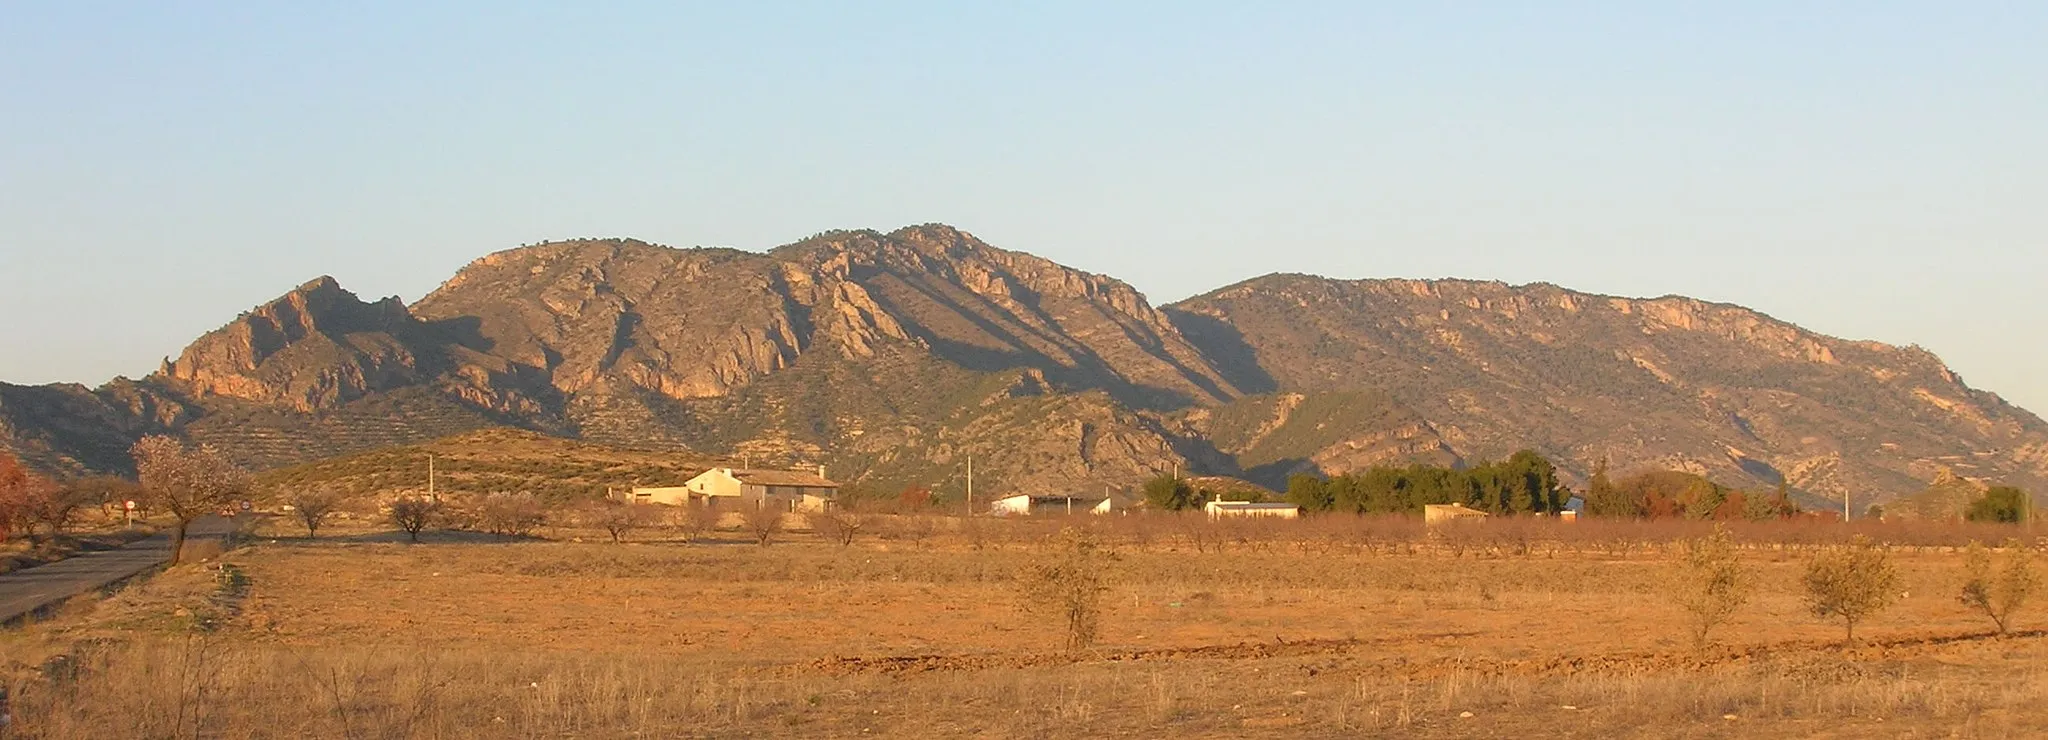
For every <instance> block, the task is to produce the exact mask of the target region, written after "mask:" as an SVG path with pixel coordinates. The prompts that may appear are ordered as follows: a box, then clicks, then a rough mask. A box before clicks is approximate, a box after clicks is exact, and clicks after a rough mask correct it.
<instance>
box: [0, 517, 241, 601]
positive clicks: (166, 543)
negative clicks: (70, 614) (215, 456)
mask: <svg viewBox="0 0 2048 740" xmlns="http://www.w3.org/2000/svg"><path fill="white" fill-rule="evenodd" d="M233 527H234V524H233V522H231V521H230V520H228V519H225V518H222V517H217V516H209V517H204V518H201V519H199V520H197V521H194V522H193V523H192V527H191V529H190V530H188V531H187V533H186V537H187V538H188V539H198V538H201V537H220V536H223V535H226V534H227V533H228V532H230V531H232V530H233ZM170 559H171V535H170V533H168V532H164V533H159V534H157V535H155V536H152V537H150V538H148V539H143V540H137V541H135V542H132V543H129V544H128V546H126V547H122V548H120V549H117V550H101V551H99V552H88V553H80V554H78V555H75V556H72V557H68V558H65V559H63V560H59V561H57V562H54V563H50V564H48V565H38V566H36V567H33V568H26V569H23V570H17V571H15V572H13V573H8V574H6V575H0V624H13V623H14V622H15V620H18V619H21V618H22V617H24V616H27V615H30V614H34V613H35V612H36V611H38V610H41V609H44V608H46V607H50V606H54V605H56V604H59V603H62V602H63V601H64V600H65V599H69V598H71V597H73V596H77V595H79V594H82V593H86V592H88V591H94V590H97V589H101V588H106V587H107V586H109V585H112V584H115V583H118V582H120V581H122V580H124V579H127V578H130V577H133V576H134V575H135V574H137V573H141V572H143V571H146V570H149V569H151V568H155V567H157V566H159V565H162V564H163V563H164V562H165V561H168V560H170Z"/></svg>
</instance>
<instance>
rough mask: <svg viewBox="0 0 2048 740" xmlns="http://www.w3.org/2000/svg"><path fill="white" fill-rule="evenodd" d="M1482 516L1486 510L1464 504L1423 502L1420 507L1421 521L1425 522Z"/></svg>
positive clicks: (1483, 516) (1482, 517)
mask: <svg viewBox="0 0 2048 740" xmlns="http://www.w3.org/2000/svg"><path fill="white" fill-rule="evenodd" d="M1484 518H1486V512H1484V511H1480V510H1478V509H1474V508H1470V507H1468V506H1466V505H1464V504H1425V505H1424V506H1423V507H1422V521H1423V522H1424V523H1427V524H1440V523H1443V522H1450V521H1463V520H1475V519H1484Z"/></svg>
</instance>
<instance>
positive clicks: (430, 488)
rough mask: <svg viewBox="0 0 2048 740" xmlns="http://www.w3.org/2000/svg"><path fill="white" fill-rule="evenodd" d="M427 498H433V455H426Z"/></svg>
mask: <svg viewBox="0 0 2048 740" xmlns="http://www.w3.org/2000/svg"><path fill="white" fill-rule="evenodd" d="M427 498H428V499H429V500H432V499H433V498H434V456H433V455H431V454H430V455H427Z"/></svg>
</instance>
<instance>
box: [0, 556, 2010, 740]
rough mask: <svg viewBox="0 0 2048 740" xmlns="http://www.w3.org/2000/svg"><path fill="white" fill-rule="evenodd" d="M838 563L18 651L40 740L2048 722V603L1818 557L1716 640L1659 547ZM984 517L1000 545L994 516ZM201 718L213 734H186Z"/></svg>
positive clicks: (498, 563) (802, 562)
mask: <svg viewBox="0 0 2048 740" xmlns="http://www.w3.org/2000/svg"><path fill="white" fill-rule="evenodd" d="M951 526H952V529H950V530H948V531H945V532H943V533H942V534H939V535H937V536H934V537H931V538H929V539H927V540H924V541H922V542H920V541H916V539H915V538H907V537H896V538H892V539H883V538H881V537H878V536H863V537H862V538H861V539H860V540H859V541H857V542H856V543H855V544H854V545H852V546H851V547H841V546H839V545H836V544H831V543H827V542H824V541H822V540H820V539H818V538H816V537H812V536H810V535H807V534H802V533H796V534H791V535H788V536H786V537H785V540H784V541H782V542H778V543H777V544H774V545H771V546H768V547H759V546H755V545H753V544H751V543H749V542H744V541H743V539H744V538H743V537H741V536H740V534H739V533H737V532H724V533H720V534H718V535H715V536H713V537H711V538H709V539H708V540H704V541H698V542H693V543H684V542H673V541H651V542H650V541H643V542H628V543H625V544H611V543H603V542H599V541H597V540H599V539H601V535H597V534H595V533H588V532H572V531H564V532H551V533H549V534H550V535H551V536H553V537H558V538H562V539H563V540H567V539H574V538H582V539H584V540H586V541H584V542H574V541H504V542H500V541H493V540H491V539H490V538H483V537H472V536H455V535H442V536H438V537H433V538H430V540H431V541H429V542H426V543H422V544H419V545H408V544H404V543H400V542H394V541H391V540H392V539H393V538H391V537H390V536H388V535H384V534H372V533H368V532H357V533H354V534H353V535H351V534H349V533H347V532H344V533H343V535H344V536H339V537H333V538H322V539H321V540H318V541H310V542H309V541H305V540H299V539H290V538H279V539H276V540H274V541H259V542H258V543H256V544H254V545H253V546H250V547H248V548H245V549H242V550H239V551H236V552H233V553H230V554H229V555H227V556H226V557H225V558H224V560H223V561H222V562H220V563H213V564H206V565H198V566H186V567H181V568H179V569H176V570H174V571H171V572H168V573H166V574H164V575H162V576H160V577H158V578H156V579H154V580H152V581H150V582H148V583H146V584H143V585H140V586H137V587H135V588H132V589H131V590H129V591H127V592H124V593H122V594H118V595H116V596H114V597H112V598H110V599H108V600H106V601H104V602H98V603H81V604H78V605H76V606H75V607H74V608H73V609H71V610H70V611H69V613H68V614H66V615H64V616H62V617H61V618H59V619H56V620H54V621H52V622H49V623H45V624H42V625H38V626H35V627H32V628H30V629H28V630H25V631H21V632H18V633H12V634H8V635H6V636H5V637H4V638H0V640H4V641H0V649H4V651H5V652H4V660H0V663H5V664H7V665H8V668H7V678H8V681H9V688H10V689H11V694H12V695H13V697H14V702H13V712H14V715H15V725H14V730H15V731H16V732H18V733H25V734H26V736H31V737H107V736H151V737H158V736H162V737H169V736H178V737H191V736H195V735H197V736H201V737H303V736H325V737H402V736H422V737H678V736H717V737H724V736H805V737H817V736H934V735H943V736H953V735H986V736H997V737H1012V736H1031V735H1040V736H1051V737H1104V736H1109V737H1158V736H1162V735H1173V736H1231V737H1245V736H1252V737H1258V736H1272V737H1283V736H1284V737H1298V736H1360V735H1365V736H1402V737H1465V736H1506V735H1515V736H1539V737H1612V736H1624V737H1859V738H1860V737H2027V736H2037V735H2040V734H2042V733H2048V704H2044V703H2043V700H2044V699H2048V676H2044V674H2043V669H2042V667H2041V666H2044V665H2048V663H2044V662H2043V659H2044V658H2048V637H2044V634H2043V633H2042V632H2041V631H2040V629H2041V628H2042V627H2044V626H2048V608H2041V607H2042V606H2044V605H2037V607H2036V608H2035V609H2033V610H2030V611H2028V612H2026V613H2024V614H2023V615H2022V616H2021V617H2020V619H2019V620H2018V624H2017V630H2018V631H2019V633H2018V634H2016V635H2013V636H2008V637H2003V638H1997V637H1991V636H1989V634H1988V633H1989V631H1990V629H1991V623H1990V622H1989V620H1987V619H1985V618H1984V617H1982V616H1981V615H1977V614H1974V613H1972V612H1970V611H1968V610H1967V609H1966V608H1965V607H1964V606H1963V605H1961V604H1960V603H1958V601H1957V600H1956V590H1957V587H1958V585H1959V584H1960V579H1961V566H1960V564H1961V556H1960V555H1959V554H1957V553H1955V552H1953V551H1952V550H1951V549H1949V548H1946V547H1942V546H1936V547H1923V548H1903V547H1902V548H1895V549H1894V550H1893V552H1892V557H1893V558H1894V559H1895V561H1896V562H1897V564H1898V565H1899V568H1900V570H1901V575H1902V577H1903V578H1902V582H1901V586H1902V592H1903V594H1904V596H1903V598H1901V599H1900V600H1899V602H1898V603H1897V604H1896V605H1895V606H1893V607H1892V608H1891V609H1889V610H1887V611H1885V612H1884V613H1882V614H1880V615H1878V616H1877V617H1875V618H1873V619H1872V620H1871V621H1870V622H1868V623H1867V624H1866V625H1865V626H1863V627H1861V628H1859V637H1860V638H1862V639H1861V640H1860V644H1859V645H1858V646H1857V647H1855V648H1853V649H1846V650H1845V649H1843V648H1841V647H1840V646H1839V645H1838V643H1839V642H1840V640H1841V637H1842V630H1841V627H1840V625H1839V624H1836V623H1826V622H1821V621H1819V620H1816V619H1814V618H1813V617H1811V616H1810V615H1808V614H1807V613H1806V611H1805V609H1804V607H1803V606H1802V603H1801V600H1800V594H1799V591H1798V588H1799V576H1800V573H1801V572H1802V570H1803V568H1804V566H1805V563H1806V561H1807V559H1808V558H1810V557H1811V553H1810V551H1809V550H1808V549H1806V548H1801V547H1782V546H1775V545H1763V546H1755V547H1752V549H1749V550H1746V551H1745V554H1744V557H1745V560H1746V562H1747V563H1748V565H1750V566H1751V567H1753V568H1754V569H1755V573H1756V576H1757V582H1758V591H1757V593H1756V596H1755V597H1754V598H1753V599H1752V600H1751V602H1750V603H1749V605H1748V606H1747V607H1746V608H1745V609H1744V610H1743V611H1742V612H1741V613H1740V614H1739V615H1738V616H1737V617H1736V618H1735V619H1734V621H1733V622H1732V623H1731V624H1729V625H1728V626H1726V627H1724V628H1723V629H1722V631H1721V632H1720V633H1718V634H1717V639H1716V643H1715V644H1714V645H1713V646H1711V647H1709V648H1706V649H1704V650H1699V649H1695V648H1694V647H1693V646H1692V644H1691V642H1690V639H1689V637H1687V635H1686V633H1685V630H1684V629H1683V627H1682V626H1681V622H1682V616H1681V614H1680V612H1679V611H1678V610H1677V609H1676V608H1675V607H1673V606H1671V605H1670V602H1669V600H1668V599H1667V598H1666V597H1665V595H1664V586H1663V584H1664V583H1665V582H1666V581H1667V580H1668V579H1669V576H1670V573H1671V569H1672V567H1673V558H1674V556H1673V555H1672V554H1671V549H1670V548H1669V547H1668V546H1658V545H1656V544H1654V542H1645V543H1638V544H1635V545H1632V546H1622V545H1619V544H1616V543H1604V544H1596V543H1591V542H1580V543H1577V544H1571V543H1559V542H1548V541H1546V540H1545V539H1544V538H1542V537H1541V533H1537V536H1534V537H1531V536H1529V535H1528V534H1527V533H1524V534H1521V535H1515V536H1509V537H1498V538H1494V539H1492V540H1488V541H1485V542H1475V543H1447V542H1444V541H1437V540H1430V539H1426V538H1412V539H1409V540H1408V541H1406V544H1401V543H1400V541H1401V538H1399V537H1392V536H1387V537H1367V536H1361V537H1359V538H1356V539H1355V540H1351V541H1340V540H1338V539H1333V538H1330V537H1324V536H1320V535H1319V536H1317V537H1314V538H1309V537H1298V538H1293V539H1288V538H1285V537H1274V538H1264V537H1237V538H1229V537H1221V538H1214V539H1205V538H1206V536H1205V535H1195V534H1190V532H1191V531H1192V530H1187V529H1175V528H1171V527H1163V528H1158V529H1156V530H1153V531H1143V529H1142V528H1140V529H1128V528H1127V529H1124V530H1118V531H1110V532H1104V533H1103V535H1102V536H1103V538H1104V540H1105V541H1106V542H1108V543H1110V545H1111V547H1110V548H1109V552H1108V554H1106V555H1104V556H1102V557H1101V558H1100V567H1101V568H1102V570H1103V572H1104V573H1106V574H1107V575H1108V576H1109V579H1110V583H1111V586H1110V588H1109V590H1108V591H1107V592H1106V593H1105V595H1104V602H1103V605H1104V607H1105V614H1104V616H1103V632H1102V635H1101V639H1100V641H1099V642H1098V644H1097V645H1096V646H1095V647H1094V648H1093V649H1091V650H1087V651H1082V652H1078V653H1073V652H1067V651H1063V650H1061V649H1060V646H1061V644H1062V640H1063V637H1064V632H1063V629H1062V626H1061V624H1060V623H1059V621H1058V620H1057V618H1055V617H1053V616H1050V615H1047V614H1044V613H1040V612H1033V611H1031V610H1028V609H1027V608H1026V607H1027V606H1029V605H1028V604H1026V603H1025V600H1024V598H1023V597H1022V596H1021V592H1020V589H1019V587H1018V583H1017V581H1018V574H1019V573H1021V572H1023V571H1024V570H1025V569H1027V568H1028V567H1030V566H1031V565H1032V564H1033V563H1035V562H1040V561H1043V560H1045V559H1046V558H1048V557H1051V554H1050V553H1049V552H1048V547H1049V546H1048V545H1046V544H1044V541H1043V540H1044V535H1045V534H1047V533H1048V532H1049V531H1051V529H1050V528H1052V527H1056V526H1057V525H1056V524H1051V523H1033V524H1031V525H986V526H1011V527H1012V529H1011V530H1008V531H1002V532H991V531H980V530H976V531H963V530H960V529H959V528H958V525H957V523H955V524H953V525H951ZM976 526H984V525H976ZM195 727H196V728H197V730H196V731H195Z"/></svg>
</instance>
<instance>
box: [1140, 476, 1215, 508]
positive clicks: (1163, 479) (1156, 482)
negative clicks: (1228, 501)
mask: <svg viewBox="0 0 2048 740" xmlns="http://www.w3.org/2000/svg"><path fill="white" fill-rule="evenodd" d="M1145 503H1146V504H1147V505H1149V506H1151V507H1152V509H1153V510H1155V511H1180V510H1182V509H1198V508H1201V506H1202V494H1201V492H1200V491H1196V490H1195V488H1194V486H1190V485H1188V483H1187V481H1184V480H1181V479H1179V478H1175V477H1173V476H1171V475H1162V476H1159V477H1156V478H1153V479H1152V480H1149V481H1146V482H1145Z"/></svg>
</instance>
